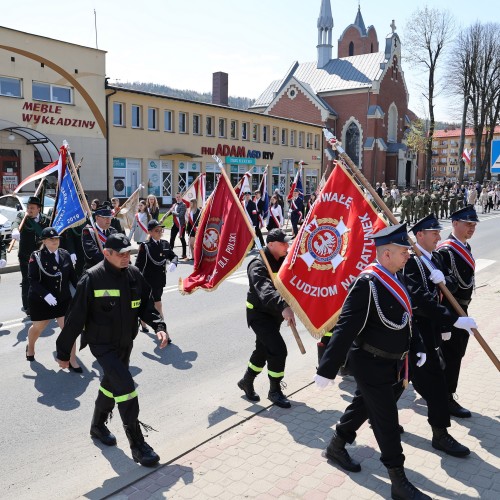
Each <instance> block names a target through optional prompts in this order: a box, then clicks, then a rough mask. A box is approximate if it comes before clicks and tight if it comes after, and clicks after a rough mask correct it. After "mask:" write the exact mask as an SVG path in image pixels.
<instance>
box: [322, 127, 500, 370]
mask: <svg viewBox="0 0 500 500" xmlns="http://www.w3.org/2000/svg"><path fill="white" fill-rule="evenodd" d="M323 133H324V135H325V138H326V140H327V142H328V143H329V144H330V146H331V147H332V149H333V150H335V151H337V153H338V154H339V156H340V157H341V158H342V160H344V162H345V163H347V165H348V166H349V168H350V169H351V171H352V173H353V175H354V176H355V177H356V179H357V180H358V182H360V183H361V184H362V185H363V186H364V187H365V188H366V189H367V190H368V192H369V193H370V194H371V196H372V197H373V200H374V201H375V203H376V204H377V206H378V207H379V208H380V210H382V211H383V212H384V215H385V216H386V217H387V219H388V220H389V221H390V222H391V223H392V224H398V220H397V219H396V217H395V216H394V214H393V213H392V210H389V208H388V207H387V205H386V204H385V203H384V200H382V198H380V196H379V195H378V194H377V192H376V191H375V189H373V187H372V186H371V184H370V183H369V182H368V180H367V179H366V177H365V176H364V175H363V174H362V173H361V171H360V170H359V169H358V167H356V165H355V164H354V162H353V161H352V160H351V158H350V157H349V155H348V154H347V153H346V152H345V151H344V149H343V148H342V145H341V143H340V142H339V141H337V138H336V137H335V136H334V135H333V134H332V133H331V132H330V131H329V130H327V129H323ZM408 241H409V243H410V244H411V247H412V250H413V251H414V252H415V254H416V255H417V256H418V257H419V258H420V259H421V261H422V262H423V263H424V264H425V265H426V266H427V268H428V269H429V270H431V269H430V267H429V265H428V263H427V262H426V261H425V259H422V258H421V257H422V252H421V251H420V250H419V249H418V247H417V246H416V245H415V242H414V241H413V240H412V239H411V237H408ZM437 286H438V287H439V289H440V291H441V292H442V294H443V295H444V296H445V297H446V299H447V300H448V302H449V303H450V304H451V305H452V307H453V309H454V310H455V312H456V313H457V314H458V315H459V316H467V314H466V313H465V311H464V310H463V309H462V306H461V305H460V304H459V303H458V302H457V300H456V299H455V297H454V296H453V295H452V293H451V292H450V290H448V288H447V286H446V285H445V284H444V283H438V285H437ZM472 332H473V333H474V338H475V339H476V340H477V341H478V342H479V345H480V346H481V347H482V348H483V350H484V352H485V353H486V354H487V355H488V357H489V358H490V359H491V361H492V362H493V364H494V365H495V367H496V369H497V370H499V371H500V361H499V360H498V358H497V356H496V355H495V353H494V352H493V350H492V349H491V347H490V346H489V345H488V343H487V342H486V341H485V340H484V338H483V337H482V335H481V334H480V333H479V331H478V330H477V329H476V328H472ZM407 359H408V358H407Z"/></svg>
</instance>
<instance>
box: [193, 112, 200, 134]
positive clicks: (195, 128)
mask: <svg viewBox="0 0 500 500" xmlns="http://www.w3.org/2000/svg"><path fill="white" fill-rule="evenodd" d="M193 134H194V135H201V116H200V115H193Z"/></svg>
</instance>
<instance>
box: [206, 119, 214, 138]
mask: <svg viewBox="0 0 500 500" xmlns="http://www.w3.org/2000/svg"><path fill="white" fill-rule="evenodd" d="M214 120H215V118H214V117H213V116H207V120H206V127H205V130H206V134H207V136H213V135H214Z"/></svg>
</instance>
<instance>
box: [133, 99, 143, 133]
mask: <svg viewBox="0 0 500 500" xmlns="http://www.w3.org/2000/svg"><path fill="white" fill-rule="evenodd" d="M132 128H142V106H137V105H136V104H132Z"/></svg>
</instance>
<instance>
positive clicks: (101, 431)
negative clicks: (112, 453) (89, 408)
mask: <svg viewBox="0 0 500 500" xmlns="http://www.w3.org/2000/svg"><path fill="white" fill-rule="evenodd" d="M112 415H113V414H112V413H111V412H109V413H108V412H106V411H101V410H99V408H97V406H96V407H95V409H94V416H93V417H92V424H90V435H91V436H92V437H94V438H96V439H99V441H100V442H101V443H102V444H105V445H106V446H115V445H116V437H115V436H114V434H112V433H111V432H110V430H109V429H108V428H107V427H106V422H107V421H108V419H109V420H111V417H112Z"/></svg>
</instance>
